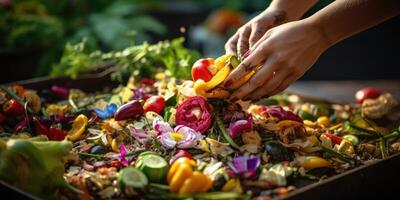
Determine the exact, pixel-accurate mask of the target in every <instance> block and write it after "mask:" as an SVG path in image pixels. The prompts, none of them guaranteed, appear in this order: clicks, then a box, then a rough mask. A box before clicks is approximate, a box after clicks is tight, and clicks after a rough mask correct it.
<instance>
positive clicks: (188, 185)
mask: <svg viewBox="0 0 400 200" xmlns="http://www.w3.org/2000/svg"><path fill="white" fill-rule="evenodd" d="M208 179H209V178H208V177H207V176H206V175H204V174H203V173H200V172H193V174H192V175H191V176H190V177H189V178H188V179H186V180H185V182H184V183H183V185H182V187H181V188H180V189H179V194H194V193H198V192H205V191H207V190H208V189H210V187H211V185H209V181H208Z"/></svg>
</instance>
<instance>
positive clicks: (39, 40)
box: [0, 0, 398, 83]
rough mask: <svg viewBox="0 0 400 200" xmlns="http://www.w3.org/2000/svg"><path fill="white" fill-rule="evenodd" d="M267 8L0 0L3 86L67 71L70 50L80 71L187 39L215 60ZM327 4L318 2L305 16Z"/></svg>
mask: <svg viewBox="0 0 400 200" xmlns="http://www.w3.org/2000/svg"><path fill="white" fill-rule="evenodd" d="M270 2H271V0H246V1H244V0H114V1H110V0H86V1H85V0H0V67H1V71H2V73H0V74H1V76H0V83H5V82H10V81H15V80H22V79H27V78H30V77H37V76H44V75H48V74H49V73H50V72H51V71H52V68H53V71H54V68H57V67H59V69H58V70H59V71H60V70H61V71H62V70H64V69H63V68H62V67H60V66H61V65H62V60H61V61H60V58H61V56H62V55H63V52H64V53H65V52H67V54H68V50H69V54H68V55H67V56H69V55H72V54H73V53H74V54H79V55H78V56H81V57H80V59H78V61H77V62H81V63H82V65H83V64H85V63H90V64H91V62H89V61H88V60H87V59H89V58H86V57H85V55H83V56H82V55H81V54H82V53H83V52H86V53H88V52H93V51H96V50H100V51H102V52H115V51H119V50H123V49H125V48H127V47H130V46H132V45H139V44H142V43H143V42H145V41H146V42H148V43H150V44H153V43H156V42H158V41H162V40H166V39H173V38H178V37H184V38H185V42H184V43H183V44H184V46H185V47H189V48H191V49H195V50H197V51H199V52H200V53H201V55H202V56H212V57H218V56H219V55H221V54H223V45H224V43H225V42H226V40H227V39H228V38H229V36H231V35H232V34H233V33H234V32H235V30H236V29H237V28H238V27H240V25H242V24H243V23H245V22H246V21H247V20H249V19H250V18H251V17H253V16H255V15H256V14H258V13H259V12H260V11H262V10H263V9H265V8H266V7H267V6H268V5H269V3H270ZM330 2H331V0H322V1H320V2H319V3H318V4H317V5H316V6H314V7H313V8H312V9H311V10H310V11H309V12H308V13H307V14H306V16H307V15H310V14H312V13H314V12H316V11H318V10H319V9H320V8H322V7H324V6H326V5H327V4H329V3H330ZM82 41H84V42H83V43H82ZM397 41H398V40H397ZM66 44H69V46H68V45H67V46H66ZM73 44H78V45H75V46H74V45H73ZM87 55H88V54H87ZM78 56H76V55H75V57H78ZM64 57H66V56H65V55H64ZM85 59H86V60H85ZM60 63H61V64H60ZM69 64H70V63H69ZM56 70H57V69H56Z"/></svg>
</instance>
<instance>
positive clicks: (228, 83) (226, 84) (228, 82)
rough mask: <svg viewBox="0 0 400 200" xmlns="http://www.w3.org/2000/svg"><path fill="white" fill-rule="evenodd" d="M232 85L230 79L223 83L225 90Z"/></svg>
mask: <svg viewBox="0 0 400 200" xmlns="http://www.w3.org/2000/svg"><path fill="white" fill-rule="evenodd" d="M232 83H233V81H232V80H231V79H230V80H227V81H226V82H225V84H224V87H225V88H227V87H229V86H231V85H232Z"/></svg>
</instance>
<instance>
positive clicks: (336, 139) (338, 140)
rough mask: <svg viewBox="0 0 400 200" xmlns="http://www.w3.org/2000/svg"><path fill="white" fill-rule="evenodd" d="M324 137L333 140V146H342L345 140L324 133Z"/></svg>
mask: <svg viewBox="0 0 400 200" xmlns="http://www.w3.org/2000/svg"><path fill="white" fill-rule="evenodd" d="M323 135H325V136H326V137H328V138H329V139H331V141H332V143H333V144H340V143H341V142H342V140H343V138H341V137H339V136H337V135H333V134H331V133H328V132H326V133H324V134H323Z"/></svg>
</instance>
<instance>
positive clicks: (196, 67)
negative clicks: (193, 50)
mask: <svg viewBox="0 0 400 200" xmlns="http://www.w3.org/2000/svg"><path fill="white" fill-rule="evenodd" d="M210 65H211V62H210V60H209V59H206V58H202V59H200V60H198V61H196V62H195V63H194V64H193V67H192V78H193V80H194V81H197V80H199V79H202V80H203V81H205V82H207V81H209V80H211V78H212V77H213V75H212V74H211V72H210V71H209V70H208V67H209V66H210Z"/></svg>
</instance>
